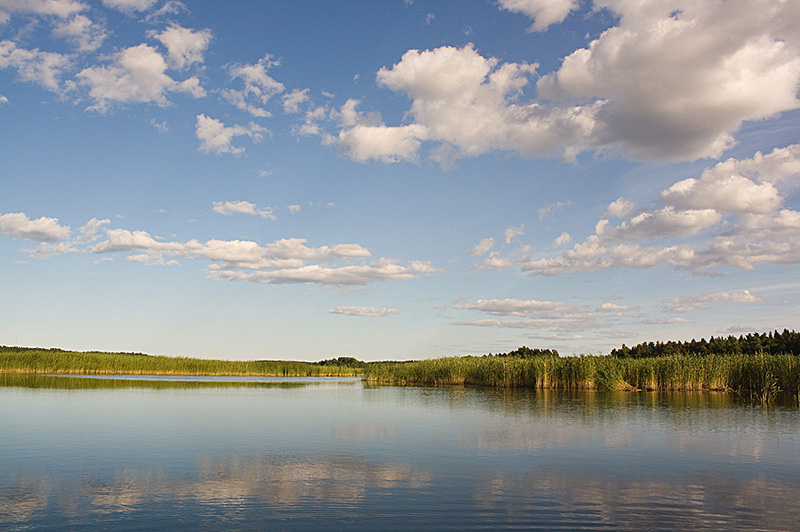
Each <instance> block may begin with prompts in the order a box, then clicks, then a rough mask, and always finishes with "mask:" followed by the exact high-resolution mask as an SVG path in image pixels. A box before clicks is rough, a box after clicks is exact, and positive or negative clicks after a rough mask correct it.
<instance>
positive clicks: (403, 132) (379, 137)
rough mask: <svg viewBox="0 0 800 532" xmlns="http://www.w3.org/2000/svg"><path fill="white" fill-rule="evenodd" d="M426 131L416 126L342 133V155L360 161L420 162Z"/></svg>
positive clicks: (348, 130) (367, 127) (340, 140)
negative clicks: (418, 153)
mask: <svg viewBox="0 0 800 532" xmlns="http://www.w3.org/2000/svg"><path fill="white" fill-rule="evenodd" d="M424 137H425V128H424V127H422V126H418V125H415V124H412V125H409V126H399V127H385V126H363V125H358V126H355V127H353V128H350V129H347V130H343V131H341V132H340V133H339V139H338V142H339V152H340V153H342V155H344V156H346V157H350V158H351V159H355V160H356V161H359V162H362V163H363V162H366V161H369V160H370V159H374V160H377V161H381V162H384V163H396V162H399V161H416V160H417V150H419V147H420V144H421V142H420V138H424Z"/></svg>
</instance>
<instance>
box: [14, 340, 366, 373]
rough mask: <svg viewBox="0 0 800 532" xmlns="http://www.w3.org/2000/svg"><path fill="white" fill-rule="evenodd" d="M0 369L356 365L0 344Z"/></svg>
mask: <svg viewBox="0 0 800 532" xmlns="http://www.w3.org/2000/svg"><path fill="white" fill-rule="evenodd" d="M0 372H19V373H63V374H76V375H104V374H106V375H113V374H117V375H121V374H133V375H137V374H139V375H251V376H286V377H331V376H337V377H345V376H355V375H359V374H360V369H359V368H351V367H342V366H322V365H317V364H312V363H309V362H295V361H280V360H249V361H238V360H211V359H200V358H188V357H167V356H148V355H141V354H130V353H99V352H75V351H61V350H56V349H27V348H11V347H0Z"/></svg>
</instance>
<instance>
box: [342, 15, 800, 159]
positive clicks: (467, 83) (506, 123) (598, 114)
mask: <svg viewBox="0 0 800 532" xmlns="http://www.w3.org/2000/svg"><path fill="white" fill-rule="evenodd" d="M574 5H575V4H574V3H573V2H566V1H565V2H555V3H554V2H547V3H545V2H540V1H535V0H527V1H523V0H516V1H511V0H509V1H507V2H504V3H503V4H502V6H504V7H506V8H508V9H515V10H519V11H525V12H527V13H529V14H531V15H532V16H534V17H535V18H536V23H535V25H534V26H535V27H538V29H543V28H544V27H546V26H547V24H549V23H554V22H557V21H559V20H561V19H563V16H566V13H568V12H569V10H570V9H571V8H572V7H574ZM594 6H595V8H596V10H600V9H601V8H606V9H608V10H610V11H612V12H613V13H614V14H615V15H616V16H617V17H618V20H619V22H618V24H617V25H616V26H613V27H611V28H609V29H608V30H606V31H605V32H603V33H602V34H601V35H600V36H599V37H598V38H597V39H595V40H593V41H592V42H591V43H590V44H589V45H588V46H587V47H586V48H581V49H578V50H575V51H574V52H572V53H571V54H569V55H568V56H567V57H566V58H565V59H564V60H563V62H562V64H561V66H560V68H558V69H557V70H556V71H554V72H550V73H547V74H545V75H543V76H542V77H540V78H539V79H538V81H537V82H536V85H535V95H530V94H529V93H532V92H534V87H531V86H530V80H531V78H532V77H534V76H536V75H537V72H536V69H537V65H534V64H527V63H510V62H507V63H503V62H501V61H500V60H499V59H497V58H494V57H485V56H482V55H481V54H479V53H478V51H476V50H475V49H474V47H473V46H472V45H467V46H465V47H463V48H454V47H449V46H445V47H441V48H437V49H434V50H425V51H419V50H409V51H407V52H406V53H405V54H404V55H403V56H402V58H401V60H400V61H399V62H398V63H396V64H395V65H393V66H392V67H391V68H387V67H384V68H381V69H380V70H379V71H378V73H377V76H376V81H377V83H378V85H379V86H382V87H386V88H388V89H390V90H392V91H397V92H402V93H405V94H407V95H408V97H409V98H410V100H411V106H410V108H409V110H408V112H407V113H406V114H405V116H406V117H407V119H408V120H410V123H408V124H405V125H402V126H393V125H383V124H381V125H373V126H372V127H371V128H370V129H368V130H365V131H361V132H357V131H355V130H351V129H350V128H349V127H348V126H346V125H345V127H344V129H342V131H341V132H340V135H339V140H340V143H341V144H342V145H343V146H344V148H345V149H343V150H342V153H344V154H345V155H348V156H351V157H353V158H354V159H356V160H358V161H361V162H364V161H368V160H379V161H384V162H396V161H399V160H404V161H418V160H419V151H420V150H421V149H422V148H423V146H429V147H430V152H429V156H430V157H431V159H433V160H436V161H438V162H440V163H441V164H442V165H443V167H445V168H446V167H448V166H449V165H452V163H453V162H454V161H455V160H457V159H458V158H461V157H470V156H477V155H481V154H483V153H486V152H488V151H490V150H502V151H512V152H517V153H519V154H521V155H523V156H529V157H548V156H553V155H561V156H562V157H564V158H565V159H567V160H569V159H574V158H575V157H576V156H577V155H578V154H579V153H581V152H583V151H587V150H589V151H600V152H602V151H606V150H614V151H617V152H619V153H621V154H623V155H624V156H626V157H630V158H634V159H661V160H694V159H697V158H702V157H718V156H720V155H721V154H722V153H723V152H724V151H725V150H727V149H728V148H730V147H731V146H732V145H733V144H734V143H735V138H734V135H735V133H736V132H737V131H738V130H739V128H740V127H741V125H742V124H743V123H744V122H747V121H756V120H761V119H766V118H771V117H774V116H775V115H777V114H779V113H781V112H784V111H788V110H792V109H797V108H798V107H800V100H798V98H797V94H796V93H797V86H798V84H799V83H800V37H798V34H797V31H796V25H792V24H791V23H790V22H789V21H794V20H797V19H798V18H800V4H798V3H797V2H774V3H771V4H770V8H769V9H762V8H754V7H753V4H752V2H746V1H737V2H733V3H731V2H728V1H725V0H709V1H707V2H692V1H689V0H667V1H658V2H656V1H652V0H650V1H645V2H631V1H629V0H596V1H595V2H594ZM549 7H556V8H558V9H556V10H554V12H553V13H552V14H551V13H549V12H548V10H547V9H548V8H549ZM354 127H356V128H357V127H363V126H354ZM359 133H360V134H359ZM376 136H385V137H388V138H384V139H383V141H382V142H375V141H374V137H376Z"/></svg>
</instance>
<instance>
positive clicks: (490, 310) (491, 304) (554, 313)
mask: <svg viewBox="0 0 800 532" xmlns="http://www.w3.org/2000/svg"><path fill="white" fill-rule="evenodd" d="M454 308H457V309H462V310H478V311H481V312H485V313H487V314H491V315H493V316H537V315H539V316H542V317H547V318H550V319H555V318H584V317H586V316H588V315H589V308H588V307H587V306H586V305H572V304H569V303H558V302H553V301H537V300H535V299H528V300H523V299H479V300H477V301H476V302H475V303H457V304H455V305H454Z"/></svg>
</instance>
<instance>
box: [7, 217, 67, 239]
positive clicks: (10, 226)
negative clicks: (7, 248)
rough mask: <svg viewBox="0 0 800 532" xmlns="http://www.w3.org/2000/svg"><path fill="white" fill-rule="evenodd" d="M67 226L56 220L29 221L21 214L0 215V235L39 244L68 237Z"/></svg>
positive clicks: (40, 219) (39, 219)
mask: <svg viewBox="0 0 800 532" xmlns="http://www.w3.org/2000/svg"><path fill="white" fill-rule="evenodd" d="M69 232H70V229H69V226H63V225H60V224H59V223H58V218H45V217H44V216H43V217H41V218H36V219H35V220H31V219H30V218H28V216H27V215H26V214H24V213H21V212H15V213H8V214H0V234H3V235H9V236H13V237H18V238H27V239H30V240H38V241H41V242H55V241H58V240H61V239H64V238H66V237H67V236H68V235H69Z"/></svg>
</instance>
